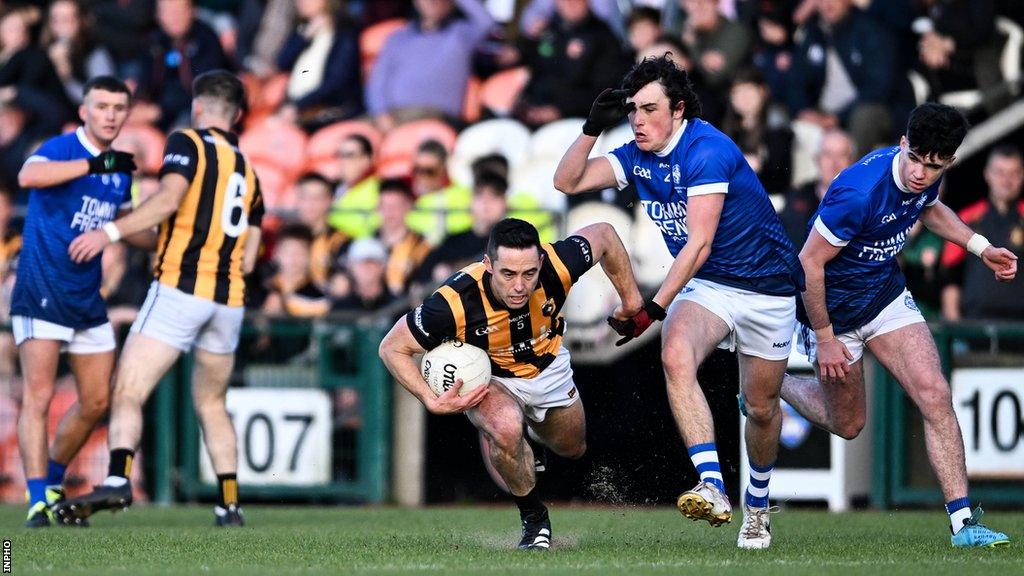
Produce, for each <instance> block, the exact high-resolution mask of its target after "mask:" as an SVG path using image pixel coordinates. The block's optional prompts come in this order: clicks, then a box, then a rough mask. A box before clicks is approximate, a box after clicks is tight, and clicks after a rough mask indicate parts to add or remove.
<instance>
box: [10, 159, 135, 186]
mask: <svg viewBox="0 0 1024 576" xmlns="http://www.w3.org/2000/svg"><path fill="white" fill-rule="evenodd" d="M135 170H136V166H135V160H134V157H133V156H132V155H131V154H129V153H127V152H121V151H118V150H107V151H106V152H101V153H100V154H99V155H98V156H94V157H92V158H83V159H81V160H45V159H42V157H41V156H32V157H30V158H29V159H28V160H26V161H25V165H24V166H22V167H21V170H20V171H19V172H18V186H20V187H22V188H49V187H51V186H58V185H60V184H64V183H65V182H70V181H72V180H74V179H76V178H81V177H82V176H86V175H88V174H113V173H123V174H131V173H132V172H134V171H135Z"/></svg>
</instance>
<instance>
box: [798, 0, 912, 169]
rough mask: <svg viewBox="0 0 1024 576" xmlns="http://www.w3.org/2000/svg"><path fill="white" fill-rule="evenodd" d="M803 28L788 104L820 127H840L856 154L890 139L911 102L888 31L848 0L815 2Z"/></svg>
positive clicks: (908, 86)
mask: <svg viewBox="0 0 1024 576" xmlns="http://www.w3.org/2000/svg"><path fill="white" fill-rule="evenodd" d="M817 12H818V13H817V15H815V16H813V17H811V19H810V20H808V21H807V23H806V24H805V25H804V27H803V28H802V38H801V40H800V42H799V44H798V45H797V47H796V50H795V52H794V61H793V68H792V69H791V71H790V81H789V91H788V94H789V97H788V100H789V107H790V110H791V111H792V112H793V113H794V114H795V115H796V116H797V117H798V118H799V119H800V120H804V121H807V122H812V123H814V124H817V125H818V126H821V127H822V128H825V129H828V128H835V127H836V126H840V125H842V126H843V127H845V128H846V129H847V131H848V132H849V133H850V135H851V136H852V137H853V141H854V142H855V143H856V145H857V152H856V153H857V154H863V153H866V152H867V151H868V150H870V149H871V148H873V147H874V146H875V145H877V144H879V143H883V142H889V141H890V140H891V139H892V137H893V135H894V129H895V127H896V126H900V127H902V126H901V124H902V119H903V118H904V117H905V116H906V113H907V111H909V109H910V107H911V106H912V104H913V96H912V94H911V91H910V84H909V81H908V80H907V78H906V74H905V72H906V71H905V70H902V69H899V68H898V63H899V62H900V61H901V60H902V59H901V58H899V57H897V54H896V43H895V41H894V39H893V36H892V34H891V33H890V32H889V31H888V30H887V29H885V28H884V27H880V26H878V25H877V23H876V22H874V21H873V20H872V19H871V18H869V17H868V16H866V15H865V14H864V13H863V12H861V11H860V10H859V9H856V8H854V7H853V6H852V0H819V7H818V10H817Z"/></svg>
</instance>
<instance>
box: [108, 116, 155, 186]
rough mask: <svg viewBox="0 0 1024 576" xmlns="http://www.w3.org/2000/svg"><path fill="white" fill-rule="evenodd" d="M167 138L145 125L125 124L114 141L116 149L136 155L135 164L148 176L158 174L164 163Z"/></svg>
mask: <svg viewBox="0 0 1024 576" xmlns="http://www.w3.org/2000/svg"><path fill="white" fill-rule="evenodd" d="M166 141H167V137H166V136H164V133H163V132H161V131H160V130H159V129H157V128H155V127H153V126H148V125H145V124H125V125H124V127H122V128H121V133H120V134H119V135H118V136H117V139H116V140H114V148H117V149H118V150H124V151H125V152H131V153H133V154H135V164H136V165H138V167H139V168H141V169H142V171H143V172H145V173H147V174H156V173H157V172H159V171H160V165H161V164H162V163H163V157H164V144H165V143H166Z"/></svg>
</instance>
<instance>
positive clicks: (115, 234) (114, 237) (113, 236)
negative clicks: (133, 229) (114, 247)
mask: <svg viewBox="0 0 1024 576" xmlns="http://www.w3.org/2000/svg"><path fill="white" fill-rule="evenodd" d="M103 231H104V232H106V233H107V237H108V238H110V241H111V242H117V241H118V240H120V239H121V231H120V230H118V229H117V224H114V223H113V222H107V223H106V224H104V225H103Z"/></svg>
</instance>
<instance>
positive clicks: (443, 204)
mask: <svg viewBox="0 0 1024 576" xmlns="http://www.w3.org/2000/svg"><path fill="white" fill-rule="evenodd" d="M447 161H448V151H447V150H445V148H444V145H443V144H441V143H440V142H438V141H436V140H427V141H426V142H424V143H423V144H420V147H419V150H418V151H417V152H416V158H415V160H414V161H413V168H412V190H413V192H414V193H415V194H416V205H415V207H414V211H413V213H412V214H410V215H409V218H408V219H407V221H408V222H409V228H412V229H413V230H415V231H416V232H419V233H420V234H422V235H424V236H425V237H427V239H429V240H430V242H431V244H434V245H437V244H439V243H440V242H441V239H442V238H443V237H444V236H446V235H449V234H458V233H459V232H464V231H466V230H469V227H470V225H471V224H472V219H471V218H470V216H469V204H470V201H471V198H472V193H471V192H470V191H469V188H466V187H465V186H463V185H462V184H458V183H455V182H452V181H451V179H450V178H449V176H448V168H447V167H446V162H447Z"/></svg>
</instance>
